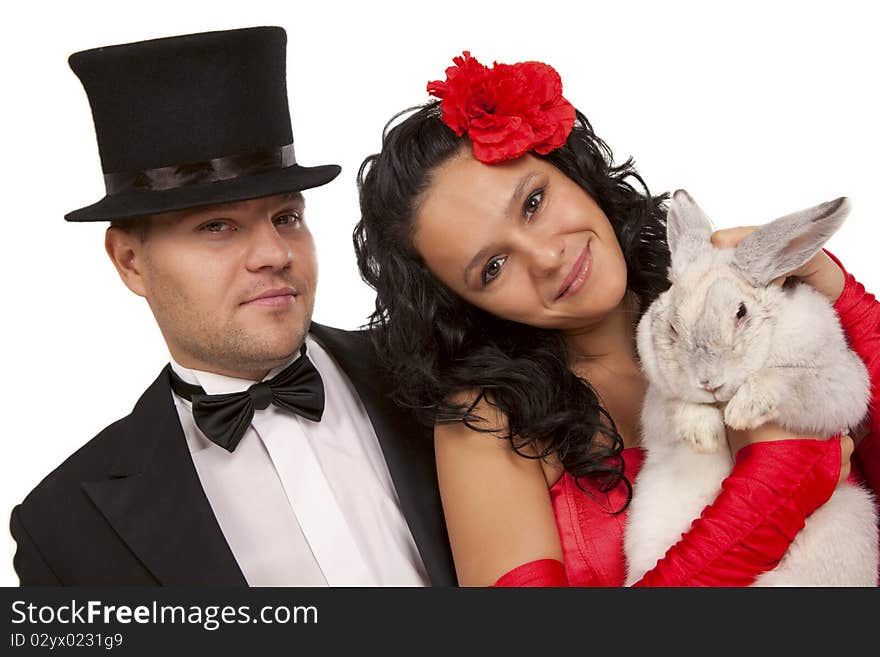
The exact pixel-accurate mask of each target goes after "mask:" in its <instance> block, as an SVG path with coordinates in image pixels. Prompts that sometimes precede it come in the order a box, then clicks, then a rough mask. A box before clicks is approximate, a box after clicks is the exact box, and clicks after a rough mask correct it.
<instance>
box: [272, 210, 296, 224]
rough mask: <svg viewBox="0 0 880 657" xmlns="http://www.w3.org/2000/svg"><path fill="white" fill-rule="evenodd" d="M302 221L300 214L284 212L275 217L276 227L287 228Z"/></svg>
mask: <svg viewBox="0 0 880 657" xmlns="http://www.w3.org/2000/svg"><path fill="white" fill-rule="evenodd" d="M302 220H303V217H302V214H301V213H300V212H286V213H284V214H282V215H279V216H277V217H275V225H276V226H288V225H290V224H298V223H300V222H301V221H302Z"/></svg>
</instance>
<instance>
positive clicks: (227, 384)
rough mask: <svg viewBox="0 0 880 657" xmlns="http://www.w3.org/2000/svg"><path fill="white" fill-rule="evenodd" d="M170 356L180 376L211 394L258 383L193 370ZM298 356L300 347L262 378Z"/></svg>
mask: <svg viewBox="0 0 880 657" xmlns="http://www.w3.org/2000/svg"><path fill="white" fill-rule="evenodd" d="M168 358H169V360H170V362H171V368H172V369H173V370H174V372H175V374H177V376H179V377H180V378H181V379H183V380H184V381H186V382H187V383H192V384H193V385H197V386H201V387H202V388H204V390H205V392H206V393H207V394H209V395H221V394H226V393H231V392H243V391H244V390H247V389H248V388H250V387H251V386H252V385H254V383H256V382H255V381H251V380H249V379H237V378H235V377H231V376H224V375H223V374H215V373H214V372H205V371H202V370H192V369H189V368H187V367H184V366H183V365H181V364H180V363H178V362H177V361H176V360H174V357H173V356H171V355H170V354H169V355H168ZM297 358H299V350H298V349H297V351H296V353H295V354H294V355H293V357H291V358H290V359H288V360H287V361H285V362H284V363H283V364H282V365H279V366H278V367H274V368H272V369H271V370H269V372H268V373H267V374H266V376H264V377H263V379H262V380H263V381H267V380H269V379H271V378H272V377H273V376H275V375H276V374H278V372H280V371H281V370H283V369H284V368H285V367H287V366H288V365H290V364H291V363H292V362H293V361H295V360H296V359H297Z"/></svg>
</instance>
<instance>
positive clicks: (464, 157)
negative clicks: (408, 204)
mask: <svg viewBox="0 0 880 657" xmlns="http://www.w3.org/2000/svg"><path fill="white" fill-rule="evenodd" d="M413 242H414V245H415V248H416V250H417V251H418V252H419V253H420V254H421V256H422V258H423V259H424V260H425V263H426V264H427V266H428V268H429V269H430V270H431V271H432V272H433V274H434V275H435V276H437V278H439V279H440V280H441V281H442V282H443V283H444V284H445V285H447V286H448V287H449V288H450V289H452V290H453V291H455V292H456V293H458V294H459V295H460V296H461V297H463V298H464V299H465V300H467V301H469V302H470V303H472V304H473V305H475V306H477V307H479V308H482V309H483V310H485V311H487V312H490V313H492V314H493V315H496V316H498V317H502V318H504V319H508V320H512V321H516V322H520V323H522V324H529V325H531V326H538V327H542V328H554V329H567V330H577V329H582V328H588V327H590V326H593V325H595V324H597V323H598V322H600V321H601V320H602V319H603V318H604V317H606V316H607V315H608V313H609V312H610V311H612V310H613V309H615V308H616V307H617V306H618V305H619V304H620V302H621V300H622V299H623V296H624V294H625V292H626V262H625V260H624V258H623V253H622V252H621V250H620V245H619V244H618V242H617V237H616V236H615V234H614V230H613V229H612V227H611V224H610V222H609V221H608V218H607V217H606V216H605V214H604V213H603V212H602V210H601V209H599V206H598V205H597V204H596V203H595V202H594V201H593V199H592V198H591V197H590V196H589V195H588V194H587V193H586V192H585V191H584V190H583V189H581V187H580V186H578V185H577V184H576V183H575V182H574V181H572V180H571V179H570V178H568V177H567V176H566V175H565V174H563V173H562V172H561V171H560V170H559V169H557V168H556V167H554V166H553V165H552V164H550V163H548V162H545V161H544V160H541V159H539V158H537V157H534V156H532V155H525V156H523V157H520V158H518V159H516V160H511V161H509V162H504V163H502V164H493V165H487V164H483V163H482V162H480V161H478V160H476V159H475V158H474V157H473V155H472V154H471V153H470V150H469V149H462V150H461V151H460V152H459V154H458V155H457V156H455V157H453V158H452V159H451V160H449V161H447V162H446V163H444V164H443V165H441V166H440V167H438V168H437V169H436V170H435V172H434V175H433V178H432V182H431V184H430V186H429V188H428V189H427V191H426V192H425V194H424V195H423V198H422V202H421V204H420V205H419V207H418V210H417V213H416V216H415V232H414V236H413Z"/></svg>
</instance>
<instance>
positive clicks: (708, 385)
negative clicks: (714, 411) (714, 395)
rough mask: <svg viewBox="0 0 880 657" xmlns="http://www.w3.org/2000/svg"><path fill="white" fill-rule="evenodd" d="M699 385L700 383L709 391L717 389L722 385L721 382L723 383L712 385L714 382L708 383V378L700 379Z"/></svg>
mask: <svg viewBox="0 0 880 657" xmlns="http://www.w3.org/2000/svg"><path fill="white" fill-rule="evenodd" d="M700 385H701V386H702V387H703V388H704V389H705V390H708V391H709V392H715V391H716V390H718V388H720V387H721V386H723V385H724V384H723V383H719V384H718V385H714V384H712V383H709V380H708V379H700Z"/></svg>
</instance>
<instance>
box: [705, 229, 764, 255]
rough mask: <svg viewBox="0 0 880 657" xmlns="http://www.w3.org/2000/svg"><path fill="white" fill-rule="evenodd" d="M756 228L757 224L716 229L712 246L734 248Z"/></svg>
mask: <svg viewBox="0 0 880 657" xmlns="http://www.w3.org/2000/svg"><path fill="white" fill-rule="evenodd" d="M756 228H757V226H735V227H734V228H723V229H721V230H716V231H715V232H714V233H712V246H714V247H715V248H716V249H732V248H733V247H735V246H736V245H737V244H739V243H740V242H742V241H743V240H744V239H745V238H746V236H747V235H749V234H750V233H753V232H754V231H755V229H756Z"/></svg>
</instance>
